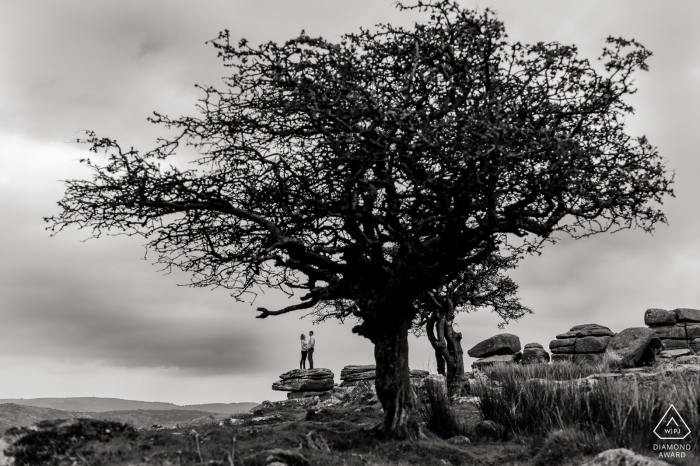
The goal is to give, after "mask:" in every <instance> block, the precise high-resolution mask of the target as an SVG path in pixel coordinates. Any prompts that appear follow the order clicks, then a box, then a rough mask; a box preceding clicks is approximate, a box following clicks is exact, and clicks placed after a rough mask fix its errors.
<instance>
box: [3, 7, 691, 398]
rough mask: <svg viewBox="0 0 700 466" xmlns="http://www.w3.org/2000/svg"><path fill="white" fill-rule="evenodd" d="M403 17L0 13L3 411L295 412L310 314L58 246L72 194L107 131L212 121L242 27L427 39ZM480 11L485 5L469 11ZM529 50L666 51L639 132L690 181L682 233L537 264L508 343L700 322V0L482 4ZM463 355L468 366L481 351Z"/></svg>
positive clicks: (481, 322)
mask: <svg viewBox="0 0 700 466" xmlns="http://www.w3.org/2000/svg"><path fill="white" fill-rule="evenodd" d="M392 3H393V2H392V1H391V0H387V1H383V0H363V1H358V0H353V1H351V2H350V1H345V2H340V1H329V0H318V1H310V0H296V1H289V0H269V1H259V0H258V1H224V0H221V1H214V0H200V1H197V2H190V1H173V0H167V1H166V0H150V1H148V2H143V1H137V0H133V1H126V0H119V1H101V2H93V1H89V0H72V1H68V0H63V1H61V2H55V1H50V0H35V1H32V2H23V1H19V0H17V1H6V2H2V3H1V4H0V226H1V227H0V328H1V329H2V338H0V379H1V380H3V382H4V383H3V384H2V385H0V398H10V397H25V398H29V397H39V396H114V397H120V398H131V399H143V400H160V401H171V402H176V403H182V404H184V403H203V402H213V401H219V402H233V401H248V400H251V401H262V400H263V399H280V398H281V397H282V396H283V394H279V393H274V392H272V391H271V390H270V385H271V383H272V382H273V381H274V380H275V378H276V376H277V375H278V374H279V373H281V372H284V371H285V370H288V369H291V368H293V367H294V366H295V365H296V364H297V352H298V335H299V333H302V332H304V333H307V332H308V330H309V329H311V325H310V322H309V321H307V320H301V321H300V320H299V319H298V317H299V316H289V315H287V316H281V317H278V318H270V319H266V320H265V321H260V320H257V319H254V316H255V312H254V308H255V306H258V305H265V306H269V307H271V308H275V307H279V306H280V305H282V304H285V303H286V301H285V297H283V296H280V295H279V294H275V293H269V292H267V293H264V294H260V296H258V298H257V300H256V302H255V305H254V306H253V307H251V306H250V304H248V303H237V302H235V301H234V300H232V299H231V298H230V297H229V296H228V295H227V293H226V292H225V291H221V290H214V291H207V290H202V289H190V288H187V287H178V286H177V284H178V283H186V282H187V277H186V276H176V275H168V276H164V275H163V274H162V273H159V272H158V271H157V268H156V267H154V266H152V265H151V262H153V259H154V258H151V260H148V259H147V260H142V259H143V256H144V250H143V248H142V246H141V241H140V240H139V239H138V238H124V237H119V238H102V239H100V240H97V241H88V242H81V240H83V239H85V238H86V237H87V233H86V232H77V231H72V230H71V231H66V232H64V233H62V234H61V235H59V236H57V237H54V238H50V237H49V235H48V233H47V232H46V231H44V224H43V222H42V220H41V218H42V217H43V216H47V215H52V214H55V213H56V212H57V207H56V205H55V203H56V202H57V201H58V200H59V199H60V198H61V195H62V192H63V187H62V185H61V184H60V183H59V182H58V181H57V180H59V179H66V178H73V177H81V176H85V172H84V171H83V169H82V168H81V167H80V166H79V164H78V159H80V158H81V157H84V156H86V155H87V151H86V148H85V147H83V146H80V145H76V144H72V143H70V142H69V141H71V140H72V139H75V138H76V137H79V136H80V131H81V130H84V129H92V130H96V131H98V133H100V134H101V135H104V136H110V137H114V138H117V139H119V141H120V142H121V143H122V144H124V145H127V146H131V145H133V146H135V147H138V148H141V149H148V148H149V147H152V145H153V142H154V138H155V137H156V136H157V135H159V134H162V129H160V128H157V127H154V126H153V125H150V124H149V123H147V122H146V117H147V116H149V115H150V114H151V112H153V111H154V110H157V111H159V112H163V113H167V114H171V115H175V116H176V115H184V114H191V113H193V112H194V104H195V103H196V100H197V99H198V98H199V97H200V94H199V92H198V91H197V90H196V89H195V87H194V84H195V83H199V84H212V85H218V83H219V82H220V78H221V77H222V76H224V75H225V74H226V72H227V70H226V69H225V68H224V67H222V66H221V64H220V62H219V61H218V59H217V57H216V52H215V50H214V49H213V48H212V47H211V46H207V45H204V42H205V41H206V40H208V39H212V38H214V37H216V35H217V34H218V32H219V31H220V30H222V29H224V28H228V29H229V30H230V31H231V34H232V36H233V37H234V38H238V37H246V38H248V39H249V40H250V41H251V42H253V43H259V42H263V41H267V40H277V41H282V40H284V39H286V38H290V37H293V36H295V35H297V34H298V33H299V32H300V31H301V30H302V29H305V30H306V31H307V33H308V34H309V35H312V36H313V35H322V36H324V37H327V38H331V39H333V38H337V37H338V36H340V35H341V34H343V33H346V32H352V31H355V30H356V29H357V28H358V27H360V26H366V27H369V26H372V25H373V24H376V23H378V22H391V23H393V24H404V25H410V24H411V23H412V21H413V20H415V19H418V18H419V17H418V15H415V14H405V13H403V14H400V13H399V12H398V11H397V10H396V9H395V8H394V7H393V6H392ZM463 4H465V5H469V6H476V5H477V3H476V2H472V1H465V2H463ZM478 6H479V7H480V8H482V9H483V8H485V7H491V8H493V9H495V10H496V12H497V13H498V16H499V17H500V19H502V20H503V21H504V22H505V24H506V28H507V31H508V32H509V35H510V36H511V38H512V39H513V40H519V41H522V42H536V41H560V42H563V43H567V44H569V43H574V44H577V45H578V46H579V49H580V51H581V54H582V55H584V56H586V57H589V58H590V59H591V60H594V59H595V58H596V57H597V56H598V55H599V53H600V50H601V49H602V47H603V45H604V39H605V37H607V36H608V35H613V36H623V37H627V38H635V39H637V40H638V41H640V42H641V43H643V44H644V45H645V46H647V47H648V48H649V49H651V50H652V51H653V52H654V56H653V58H652V59H651V60H650V65H651V70H650V72H649V73H643V74H640V75H639V76H638V81H637V84H638V87H639V92H638V93H637V94H636V95H635V96H633V97H632V99H631V100H630V102H631V103H632V104H633V105H634V106H635V107H636V109H637V113H636V114H635V115H634V116H632V117H630V118H629V121H628V124H629V131H630V132H631V133H632V134H635V135H641V134H645V135H647V136H648V137H649V139H650V141H651V142H652V143H653V144H655V145H656V146H658V148H659V151H660V153H661V154H662V155H663V156H664V157H665V158H666V159H667V161H668V166H669V168H671V169H674V170H675V171H676V184H675V186H674V189H675V191H676V196H677V197H676V198H675V199H669V200H668V202H667V203H666V205H665V206H664V210H665V212H666V213H667V215H668V218H669V225H668V226H663V225H661V226H659V228H658V230H657V232H656V233H655V235H654V236H651V235H645V234H642V233H641V232H639V231H632V232H629V231H627V232H621V233H618V234H615V235H599V236H598V237H594V238H590V239H586V240H582V241H576V242H574V241H570V240H564V241H561V242H560V243H559V244H557V245H555V246H548V247H547V248H545V252H544V254H543V255H542V256H539V257H532V258H528V259H527V260H525V261H524V263H523V264H522V267H521V268H520V269H519V270H517V271H516V272H515V273H514V274H513V277H514V278H515V279H516V281H517V282H518V283H519V284H520V286H521V296H522V298H523V301H524V302H525V304H526V305H528V306H530V307H531V308H532V309H533V310H534V311H535V314H534V315H531V316H527V317H525V318H524V319H522V321H520V322H517V323H515V324H512V325H510V326H508V327H507V328H506V331H508V332H511V333H515V334H517V335H519V336H520V338H521V342H522V343H523V344H525V343H528V342H531V341H538V342H540V343H542V344H543V345H545V346H546V345H547V343H548V342H549V340H550V339H552V338H553V337H554V335H556V334H557V333H561V332H563V331H565V330H567V329H568V328H570V327H571V326H573V325H576V324H581V323H588V322H596V323H599V324H602V325H606V326H609V327H611V328H612V329H613V330H614V331H620V330H622V329H623V328H626V327H631V326H639V325H643V313H644V310H645V309H646V308H648V307H664V308H675V307H696V308H697V307H700V288H699V287H698V286H697V283H698V282H699V281H700V246H698V239H697V237H698V231H700V225H699V221H698V214H697V212H698V208H697V204H698V200H700V187H699V184H698V182H697V180H698V179H700V162H699V160H700V159H699V158H698V142H697V139H698V127H699V124H700V110H699V109H700V32H699V31H700V27H699V26H700V25H699V24H698V22H700V19H699V18H700V3H698V2H697V1H695V0H688V1H677V2H673V3H670V2H663V3H662V2H653V1H640V0H634V1H632V0H628V1H616V2H610V1H602V0H601V1H590V0H589V1H586V2H574V1H561V0H551V1H528V2H522V1H516V0H510V1H505V0H502V1H496V0H492V1H480V2H478ZM496 323H497V320H496V318H495V317H494V316H492V315H490V314H489V313H487V312H482V313H478V314H474V315H466V316H461V317H460V319H459V324H460V329H461V331H462V332H463V333H464V335H465V337H464V345H465V347H466V348H469V347H471V346H472V345H474V344H476V343H477V342H478V341H480V340H481V339H483V338H486V337H488V336H491V335H493V334H495V333H497V332H498V330H497V329H496ZM351 325H352V323H346V324H345V325H341V324H338V323H327V324H323V325H321V326H319V327H316V328H315V330H316V333H317V341H318V350H317V356H316V359H317V360H318V365H320V366H324V367H329V368H331V369H332V370H333V371H334V372H335V373H336V374H338V373H339V371H340V369H341V368H342V366H343V365H346V364H366V363H371V362H372V346H371V345H370V343H369V342H368V341H367V340H365V339H362V338H360V337H358V336H356V335H354V334H352V333H351V332H350V329H351ZM466 348H465V349H466ZM430 353H431V351H430V349H429V344H428V343H427V341H423V340H416V339H412V340H411V365H412V367H414V368H418V367H420V368H433V367H434V365H433V366H431V365H430V364H431V362H430V361H431V357H430Z"/></svg>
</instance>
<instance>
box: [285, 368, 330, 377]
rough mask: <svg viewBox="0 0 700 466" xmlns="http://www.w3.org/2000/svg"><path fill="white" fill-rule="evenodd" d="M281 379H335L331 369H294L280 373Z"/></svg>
mask: <svg viewBox="0 0 700 466" xmlns="http://www.w3.org/2000/svg"><path fill="white" fill-rule="evenodd" d="M280 379H282V380H287V379H333V372H331V370H330V369H323V368H318V369H293V370H291V371H289V372H285V373H284V374H282V375H280Z"/></svg>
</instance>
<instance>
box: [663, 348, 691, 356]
mask: <svg viewBox="0 0 700 466" xmlns="http://www.w3.org/2000/svg"><path fill="white" fill-rule="evenodd" d="M686 354H691V351H690V349H689V348H680V349H665V350H662V351H661V352H660V353H659V357H661V358H677V357H678V356H685V355H686Z"/></svg>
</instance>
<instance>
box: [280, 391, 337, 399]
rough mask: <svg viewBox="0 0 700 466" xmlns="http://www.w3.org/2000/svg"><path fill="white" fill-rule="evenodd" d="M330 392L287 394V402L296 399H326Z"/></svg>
mask: <svg viewBox="0 0 700 466" xmlns="http://www.w3.org/2000/svg"><path fill="white" fill-rule="evenodd" d="M331 393H333V392H332V390H326V391H322V392H289V393H287V399H288V400H294V399H297V398H313V397H314V396H317V397H319V398H328V397H329V396H330V395H331Z"/></svg>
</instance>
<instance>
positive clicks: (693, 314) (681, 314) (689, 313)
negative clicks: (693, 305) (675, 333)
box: [673, 307, 700, 322]
mask: <svg viewBox="0 0 700 466" xmlns="http://www.w3.org/2000/svg"><path fill="white" fill-rule="evenodd" d="M673 312H675V313H676V319H677V320H678V322H700V309H688V308H685V307H681V308H678V309H674V310H673Z"/></svg>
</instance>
